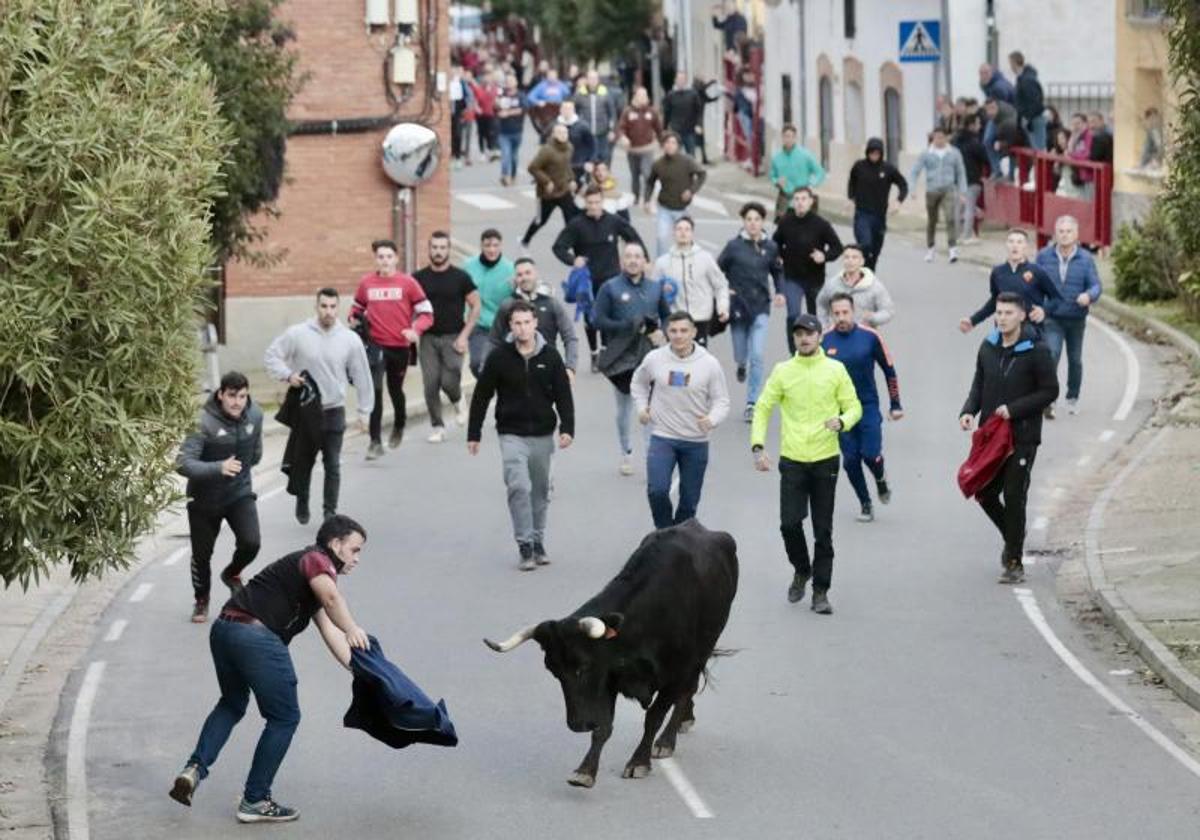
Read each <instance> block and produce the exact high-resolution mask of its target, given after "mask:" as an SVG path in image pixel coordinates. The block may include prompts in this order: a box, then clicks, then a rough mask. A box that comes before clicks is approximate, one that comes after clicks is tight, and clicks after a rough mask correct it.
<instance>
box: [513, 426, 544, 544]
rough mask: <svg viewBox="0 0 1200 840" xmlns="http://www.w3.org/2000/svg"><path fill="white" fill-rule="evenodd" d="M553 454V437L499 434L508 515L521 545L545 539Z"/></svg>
mask: <svg viewBox="0 0 1200 840" xmlns="http://www.w3.org/2000/svg"><path fill="white" fill-rule="evenodd" d="M553 454H554V435H545V436H543V437H525V436H523V435H500V457H501V458H502V459H503V463H504V486H505V487H507V488H508V514H509V516H511V517H512V526H513V536H514V537H515V538H516V540H517V542H518V543H520V544H522V545H532V544H533V543H535V542H537V543H540V542H542V541H543V540H544V539H545V536H546V511H547V510H548V509H549V507H550V457H551V456H552V455H553Z"/></svg>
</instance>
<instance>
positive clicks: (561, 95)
mask: <svg viewBox="0 0 1200 840" xmlns="http://www.w3.org/2000/svg"><path fill="white" fill-rule="evenodd" d="M570 95H571V88H570V85H568V84H567V83H566V82H564V81H562V80H561V79H559V78H558V71H557V70H555V69H554V68H553V67H549V68H547V69H546V75H545V77H544V78H542V79H541V80H540V81H538V83H537V84H535V85H534V86H533V87H532V88H530V89H529V104H530V105H544V104H546V103H549V104H552V105H558V104H561V103H562V101H563V100H564V99H566V98H567V97H568V96H570Z"/></svg>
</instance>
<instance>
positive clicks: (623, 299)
mask: <svg viewBox="0 0 1200 840" xmlns="http://www.w3.org/2000/svg"><path fill="white" fill-rule="evenodd" d="M629 298H630V295H629V292H621V302H622V303H629Z"/></svg>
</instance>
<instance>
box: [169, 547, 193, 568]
mask: <svg viewBox="0 0 1200 840" xmlns="http://www.w3.org/2000/svg"><path fill="white" fill-rule="evenodd" d="M187 553H188V547H187V546H186V545H185V546H184V547H183V548H177V549H175V550H174V551H172V552H171V554H170V556H168V557H167V559H166V560H164V561H163V565H164V566H174V565H175V564H176V563H178V562H179V561H180V560H182V559H183V558H184V557H186V556H187Z"/></svg>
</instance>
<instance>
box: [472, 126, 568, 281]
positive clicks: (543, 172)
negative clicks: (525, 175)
mask: <svg viewBox="0 0 1200 840" xmlns="http://www.w3.org/2000/svg"><path fill="white" fill-rule="evenodd" d="M571 151H572V149H571V144H570V143H569V142H567V143H560V142H559V141H557V140H555V139H554V138H553V137H551V138H550V139H549V140H547V141H546V142H545V143H543V144H542V145H541V146H540V147H538V150H537V154H536V155H534V156H533V160H531V161H530V162H529V166H528V167H527V170H528V172H529V174H530V175H532V176H533V180H534V181H536V182H537V197H538V198H539V199H542V200H543V201H550V200H552V199H556V198H562V197H563V196H564V195H567V194H568V193H569V192H571V184H572V183H574V181H575V174H574V173H573V172H572V171H571ZM475 285H479V284H478V283H476V284H475Z"/></svg>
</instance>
